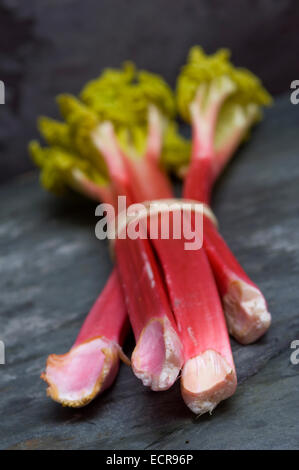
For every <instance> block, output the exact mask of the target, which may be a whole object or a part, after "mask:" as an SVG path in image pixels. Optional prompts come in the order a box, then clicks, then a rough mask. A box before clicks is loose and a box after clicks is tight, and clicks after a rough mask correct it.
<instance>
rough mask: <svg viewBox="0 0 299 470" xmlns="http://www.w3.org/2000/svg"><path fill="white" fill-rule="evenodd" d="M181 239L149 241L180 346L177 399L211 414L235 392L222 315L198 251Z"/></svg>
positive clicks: (204, 258)
mask: <svg viewBox="0 0 299 470" xmlns="http://www.w3.org/2000/svg"><path fill="white" fill-rule="evenodd" d="M184 242H185V240H184V239H179V240H175V239H172V238H170V240H162V239H158V240H152V243H153V245H154V246H155V249H156V251H157V254H158V257H159V259H160V262H161V264H162V267H163V270H164V274H165V277H166V282H167V287H168V292H169V296H170V300H171V304H172V308H173V311H174V314H175V318H176V322H177V325H178V330H179V333H180V338H181V341H182V344H183V347H184V366H183V370H182V377H181V390H182V396H183V399H184V401H185V403H186V404H187V406H188V407H189V408H190V409H191V410H192V411H193V412H194V413H196V414H198V415H200V414H203V413H206V412H212V410H213V409H214V408H215V406H216V405H217V404H218V403H219V402H220V401H221V400H224V399H226V398H228V397H230V396H231V395H232V394H233V393H234V392H235V389H236V386H237V377H236V371H235V366H234V361H233V356H232V351H231V347H230V342H229V337H228V332H227V327H226V323H225V318H224V313H223V310H222V306H221V302H220V298H219V294H218V291H217V287H216V284H215V280H214V277H213V273H212V270H211V268H210V265H209V262H208V259H207V256H206V254H205V251H204V249H203V248H201V249H197V250H185V247H184Z"/></svg>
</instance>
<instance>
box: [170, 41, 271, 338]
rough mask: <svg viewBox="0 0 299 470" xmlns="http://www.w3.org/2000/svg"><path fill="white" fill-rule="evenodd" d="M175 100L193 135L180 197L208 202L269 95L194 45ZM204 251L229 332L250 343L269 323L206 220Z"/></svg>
mask: <svg viewBox="0 0 299 470" xmlns="http://www.w3.org/2000/svg"><path fill="white" fill-rule="evenodd" d="M177 97H178V106H179V110H180V113H181V115H182V117H183V118H184V119H186V120H188V121H189V120H191V123H192V133H193V137H192V156H191V163H190V166H189V170H188V172H187V175H186V177H185V183H184V197H187V198H193V199H198V200H199V201H202V202H204V203H206V204H209V203H210V195H211V189H212V186H213V183H214V181H215V179H216V178H217V176H218V175H219V174H220V172H221V170H222V169H223V168H224V166H225V165H226V163H227V162H228V161H229V159H230V158H231V157H232V155H233V152H234V151H235V149H236V148H237V147H238V146H239V145H240V143H241V142H242V140H243V139H244V137H245V136H246V135H247V134H248V132H249V129H250V127H251V126H252V125H253V124H254V123H255V122H256V121H257V120H258V119H259V118H260V115H261V111H260V109H261V106H262V105H267V104H269V102H270V96H269V95H268V93H267V92H266V91H265V90H264V89H263V88H262V86H261V84H260V82H259V80H258V79H257V78H256V77H255V76H254V75H252V74H251V73H250V72H248V71H246V70H244V69H236V68H234V67H233V66H232V65H231V63H230V62H229V60H228V53H227V51H223V50H222V51H219V52H218V53H216V54H215V55H214V56H210V57H209V56H206V55H205V54H204V52H203V51H202V50H201V49H200V48H198V47H195V48H193V49H191V52H190V55H189V61H188V63H187V65H185V67H184V68H183V70H182V73H181V75H180V77H179V79H178V87H177ZM204 248H205V251H206V253H207V255H208V258H209V261H210V263H211V266H212V269H213V272H214V275H215V278H216V281H217V284H218V288H219V291H220V293H221V297H222V301H223V305H224V310H225V314H226V318H227V322H228V326H229V330H230V333H231V334H232V335H233V336H234V337H235V338H236V339H237V340H238V341H239V342H241V343H243V344H247V343H251V342H253V341H256V340H257V339H258V338H259V337H260V336H262V335H263V334H264V333H265V332H266V331H267V329H268V328H269V325H270V322H271V315H270V313H269V312H268V309H267V304H266V301H265V299H264V296H263V294H262V293H261V291H260V290H259V289H258V287H257V286H256V285H255V284H254V283H253V282H252V281H251V280H250V279H249V277H248V276H247V275H246V273H245V272H244V270H243V269H242V268H241V266H240V264H239V263H238V261H237V260H236V259H235V257H234V255H233V254H232V253H231V251H230V249H229V248H228V246H227V245H226V243H225V241H224V240H223V238H222V237H221V235H220V234H219V232H218V231H217V229H216V228H215V226H214V224H212V223H211V221H210V220H208V219H207V218H206V217H205V220H204Z"/></svg>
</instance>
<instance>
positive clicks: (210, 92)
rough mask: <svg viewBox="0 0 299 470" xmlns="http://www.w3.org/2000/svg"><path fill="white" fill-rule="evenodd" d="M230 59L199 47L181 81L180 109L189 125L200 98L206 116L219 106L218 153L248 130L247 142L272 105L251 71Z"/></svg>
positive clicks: (269, 97)
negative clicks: (238, 132)
mask: <svg viewBox="0 0 299 470" xmlns="http://www.w3.org/2000/svg"><path fill="white" fill-rule="evenodd" d="M229 59H230V52H229V51H228V50H226V49H220V50H219V51H217V52H216V53H215V54H213V55H210V56H209V55H206V54H205V52H204V51H203V49H202V48H201V47H199V46H195V47H193V48H192V49H191V50H190V53H189V56H188V61H187V64H186V65H185V66H184V67H183V68H182V71H181V73H180V75H179V77H178V80H177V91H176V97H177V106H178V110H179V113H180V115H181V117H182V118H183V119H184V120H185V121H187V122H190V119H191V115H190V105H191V103H192V102H194V100H195V99H196V98H197V101H198V102H199V101H200V107H201V113H202V114H205V113H209V109H210V108H211V106H215V107H216V106H217V105H218V107H219V109H218V114H217V120H216V123H215V129H214V134H213V135H214V146H215V149H216V150H218V149H220V148H221V147H223V146H225V144H226V143H227V141H228V140H229V139H230V138H231V137H232V136H233V135H234V133H235V132H236V130H237V129H240V128H242V130H244V132H243V133H242V138H244V137H245V136H246V135H247V134H248V130H249V128H250V127H251V125H252V124H254V123H255V122H257V121H258V120H259V119H260V118H261V116H262V114H261V107H262V106H267V105H269V104H270V103H271V96H270V95H269V93H268V92H267V91H266V90H265V88H264V87H263V86H262V84H261V81H260V80H259V79H258V78H257V77H256V76H255V75H254V74H253V73H251V72H250V71H249V70H246V69H243V68H236V67H234V66H233V64H232V63H231V62H230V60H229ZM245 131H246V132H245Z"/></svg>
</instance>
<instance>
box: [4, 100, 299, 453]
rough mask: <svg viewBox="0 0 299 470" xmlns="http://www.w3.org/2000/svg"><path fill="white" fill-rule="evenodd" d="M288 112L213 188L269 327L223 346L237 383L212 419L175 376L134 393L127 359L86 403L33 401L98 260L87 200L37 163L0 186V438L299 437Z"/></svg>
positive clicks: (295, 170)
mask: <svg viewBox="0 0 299 470" xmlns="http://www.w3.org/2000/svg"><path fill="white" fill-rule="evenodd" d="M298 112H299V106H298V107H296V106H293V105H291V104H290V102H289V99H288V97H285V98H281V99H279V100H278V101H277V102H276V105H275V106H274V107H273V108H272V109H271V110H269V111H268V112H267V116H266V118H265V120H264V121H263V122H262V124H260V126H259V127H258V128H257V129H256V130H255V131H254V133H253V135H252V138H251V140H250V142H249V143H248V144H247V145H246V146H244V147H243V148H242V149H241V150H240V152H239V154H238V157H237V158H236V159H235V160H234V161H233V162H232V164H231V165H230V166H229V168H228V169H227V171H226V172H225V174H224V175H223V177H222V178H221V180H220V182H219V184H218V186H217V188H216V191H215V200H214V208H215V211H216V213H217V215H218V217H219V220H220V224H221V231H222V234H223V235H224V236H225V238H226V240H227V242H228V243H229V245H230V246H231V247H232V248H233V250H234V252H235V254H236V255H237V256H238V258H239V260H240V261H241V263H242V264H243V265H244V267H246V269H247V271H248V273H249V274H250V275H251V276H252V278H253V279H254V280H255V281H256V282H257V283H258V284H259V285H260V286H261V288H262V290H263V291H264V293H265V295H266V298H267V299H268V302H269V307H270V311H271V312H272V314H273V326H272V328H271V329H270V331H269V333H268V334H267V336H266V337H265V338H263V339H262V340H261V341H260V342H258V343H257V344H255V345H252V346H247V347H241V346H238V345H237V344H235V343H234V344H233V349H234V353H235V360H236V366H237V372H238V376H239V381H240V383H241V385H240V387H239V389H238V391H237V393H236V395H235V396H234V397H233V398H232V399H230V400H229V401H227V402H225V403H223V404H222V405H221V406H219V408H218V409H217V410H216V411H215V412H214V414H213V416H212V417H209V416H205V417H202V418H200V419H195V418H194V417H193V415H192V414H191V413H190V412H189V411H188V409H187V408H186V407H185V405H184V404H183V402H182V400H181V398H180V394H179V387H178V385H177V386H175V387H173V389H172V390H170V391H169V392H164V393H159V394H158V393H153V392H149V391H147V390H145V389H144V388H143V387H142V386H141V384H140V383H139V382H138V381H137V379H135V377H134V376H133V374H132V372H131V371H130V369H129V368H127V367H126V366H122V367H121V371H120V374H119V377H118V379H117V381H116V383H115V385H114V386H113V387H112V389H110V390H109V391H108V392H106V393H105V394H104V395H102V397H100V398H99V399H97V400H96V401H95V402H94V403H93V404H91V405H90V406H88V407H87V408H85V409H80V410H69V409H63V408H61V407H60V406H59V405H57V404H55V403H53V402H51V401H50V400H49V399H48V398H46V396H45V388H46V387H45V385H44V384H43V383H42V382H41V381H40V379H39V374H40V372H41V370H42V369H43V366H44V364H45V359H46V357H47V355H48V354H49V353H51V352H55V353H63V352H66V350H67V349H68V348H69V347H70V346H71V344H72V341H73V339H74V338H75V336H76V332H77V331H78V328H79V326H80V324H81V322H82V320H83V318H84V315H85V314H86V313H87V311H88V309H89V307H90V305H91V304H92V302H93V300H94V299H95V297H96V295H97V294H98V293H99V291H100V289H101V288H102V287H103V285H104V283H105V280H106V279H107V277H108V274H109V272H110V269H111V263H110V261H109V256H108V252H107V247H106V244H105V243H104V242H99V241H97V240H96V239H95V236H94V224H95V217H94V206H93V205H91V204H89V203H88V202H85V201H83V200H81V199H79V198H78V199H77V198H75V199H70V200H58V199H56V198H55V197H54V196H51V195H48V194H46V193H44V192H43V191H42V189H40V187H39V185H38V182H37V177H36V174H29V175H26V176H25V177H23V178H22V179H18V180H15V181H14V183H13V184H10V185H7V186H3V187H2V188H1V189H0V204H1V205H0V211H1V224H0V291H1V298H0V319H1V323H0V339H1V340H3V341H4V342H5V345H6V364H5V365H0V416H1V419H0V448H1V449H6V448H14V449H49V448H50V449H134V448H135V449H136V448H137V449H143V448H149V449H195V448H198V449H214V448H220V449H226V448H233V449H239V448H250V449H252V448H283V449H286V448H299V436H298V435H299V432H298V431H299V424H298V423H299V420H298V418H299V411H298V410H299V394H298V385H299V375H298V373H299V365H297V366H295V365H291V364H290V354H291V350H290V348H289V345H290V342H291V341H292V340H294V339H299V315H298V305H299V290H298V274H299V264H298V261H299V237H298V230H299V217H298V216H299V203H298V200H299V199H298V196H299V164H298V155H299V138H298V126H299V114H298ZM131 346H132V340H130V341H128V344H127V351H128V352H130V350H131ZM264 366H265V367H264ZM258 371H259V373H258V374H257V375H255V374H256V373H257V372H258ZM245 379H248V380H246V382H245Z"/></svg>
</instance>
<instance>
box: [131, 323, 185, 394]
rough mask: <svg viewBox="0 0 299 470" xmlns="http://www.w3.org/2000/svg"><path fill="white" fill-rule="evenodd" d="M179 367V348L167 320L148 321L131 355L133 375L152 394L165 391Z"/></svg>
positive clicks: (180, 364) (180, 354) (180, 349)
mask: <svg viewBox="0 0 299 470" xmlns="http://www.w3.org/2000/svg"><path fill="white" fill-rule="evenodd" d="M182 364H183V352H182V345H181V342H180V340H179V337H178V335H177V333H176V331H175V330H174V328H173V327H172V326H171V324H170V322H169V320H168V319H163V320H161V319H160V318H159V319H153V320H151V321H150V322H149V323H148V324H147V325H146V327H145V328H144V329H143V331H142V333H141V335H140V337H139V340H138V342H137V345H136V347H135V349H134V352H133V355H132V368H133V371H134V374H135V375H136V376H137V377H138V378H139V379H140V380H141V381H142V383H143V385H145V386H146V387H150V388H151V389H152V390H154V391H161V390H167V389H169V388H170V387H171V386H172V385H173V383H174V382H175V380H176V379H177V376H178V374H179V372H180V369H181V367H182Z"/></svg>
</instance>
